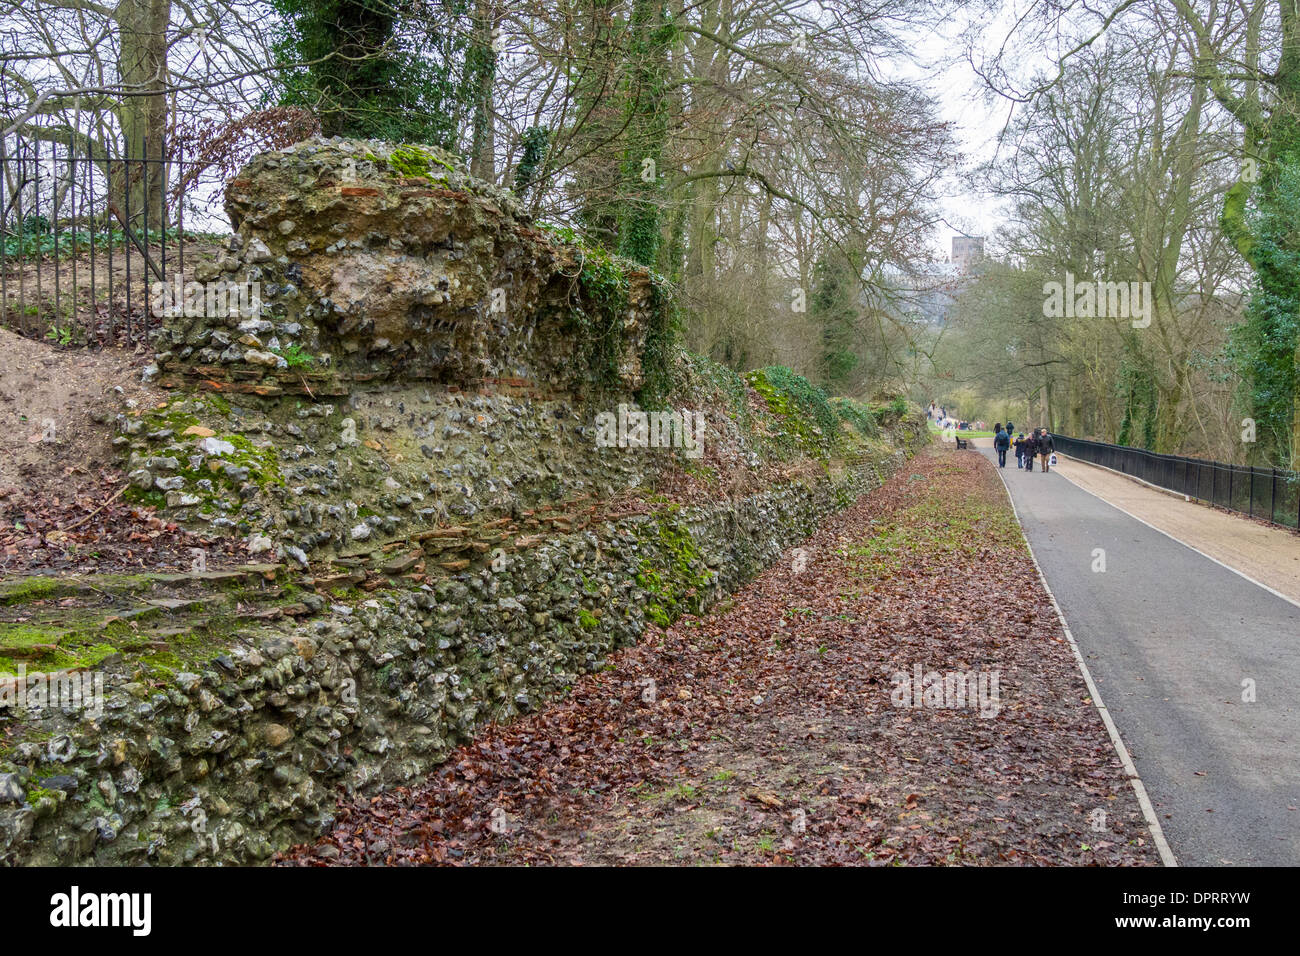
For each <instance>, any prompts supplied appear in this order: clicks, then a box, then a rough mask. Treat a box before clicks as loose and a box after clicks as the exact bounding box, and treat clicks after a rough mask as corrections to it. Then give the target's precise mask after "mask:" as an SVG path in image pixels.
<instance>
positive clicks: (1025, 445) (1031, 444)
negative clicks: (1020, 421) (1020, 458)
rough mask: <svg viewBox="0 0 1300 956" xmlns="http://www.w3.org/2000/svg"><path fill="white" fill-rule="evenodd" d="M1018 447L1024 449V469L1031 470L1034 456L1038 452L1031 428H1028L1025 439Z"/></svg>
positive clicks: (1036, 441)
mask: <svg viewBox="0 0 1300 956" xmlns="http://www.w3.org/2000/svg"><path fill="white" fill-rule="evenodd" d="M1020 447H1021V448H1022V449H1024V453H1025V471H1027V472H1029V471H1033V470H1034V456H1035V455H1037V454H1038V440H1037V438H1036V436H1035V434H1034V430H1033V429H1032V428H1031V429H1030V430H1029V434H1028V435H1026V436H1025V440H1024V442H1022V443H1021V445H1020Z"/></svg>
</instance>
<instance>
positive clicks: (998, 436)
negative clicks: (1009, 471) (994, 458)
mask: <svg viewBox="0 0 1300 956" xmlns="http://www.w3.org/2000/svg"><path fill="white" fill-rule="evenodd" d="M994 428H995V429H996V432H995V434H994V436H993V447H994V449H995V450H996V451H997V453H998V467H999V468H1005V467H1007V449H1008V448H1010V447H1011V436H1010V435H1008V434H1007V433H1006V432H1005V431H1003V430H1002V423H1001V422H998V423H997V424H996V425H995V426H994Z"/></svg>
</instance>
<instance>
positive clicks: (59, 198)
mask: <svg viewBox="0 0 1300 956" xmlns="http://www.w3.org/2000/svg"><path fill="white" fill-rule="evenodd" d="M185 165H186V164H185V162H184V161H183V160H181V159H177V158H174V157H165V156H156V157H142V158H138V159H117V158H109V157H105V156H97V157H89V156H86V155H85V154H84V153H83V152H79V151H73V150H69V149H68V148H66V147H65V146H63V145H62V144H58V143H48V142H42V141H40V140H36V139H14V138H8V137H0V326H3V327H5V328H8V329H10V330H12V331H14V332H17V333H19V334H20V335H25V336H27V337H29V338H46V339H50V340H52V341H54V342H56V343H58V344H65V345H66V344H87V343H94V342H98V343H100V344H110V343H121V342H127V343H136V342H141V341H145V340H146V339H147V338H148V335H149V332H150V330H151V328H152V327H156V326H157V324H158V319H157V317H156V316H153V315H151V308H150V302H151V290H152V289H153V287H154V283H156V282H163V283H172V282H174V281H175V277H176V276H185V275H186V274H187V269H186V265H187V263H186V254H187V253H186V247H187V245H189V246H191V247H193V246H194V245H195V244H196V241H197V239H198V237H196V236H194V235H192V234H189V233H187V232H186V230H185V215H184V210H183V204H182V203H181V202H180V201H179V200H178V198H177V195H176V190H175V188H174V187H175V184H177V183H180V182H184V176H185V173H186V169H185ZM205 238H206V237H205ZM200 244H202V243H200ZM208 244H210V243H208ZM190 265H191V266H192V265H193V263H190Z"/></svg>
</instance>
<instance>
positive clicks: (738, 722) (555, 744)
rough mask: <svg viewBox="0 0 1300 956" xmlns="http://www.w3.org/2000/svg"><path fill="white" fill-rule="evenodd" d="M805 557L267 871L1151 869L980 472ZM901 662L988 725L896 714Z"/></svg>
mask: <svg viewBox="0 0 1300 956" xmlns="http://www.w3.org/2000/svg"><path fill="white" fill-rule="evenodd" d="M802 547H803V548H804V549H805V551H804V552H803V553H802V558H803V559H804V560H791V561H787V562H783V563H781V564H778V565H777V566H775V567H773V568H771V569H769V570H768V571H766V572H764V573H763V574H762V575H760V576H759V577H758V578H757V579H756V580H755V581H754V582H753V583H752V584H751V585H749V586H748V587H747V588H745V589H744V590H742V591H740V592H738V593H737V594H736V595H735V596H734V598H733V599H731V600H730V601H729V602H726V603H724V604H723V605H722V606H721V608H720V609H719V610H718V611H717V612H716V613H713V614H710V615H707V616H704V617H694V616H687V617H684V618H682V619H681V620H679V621H678V622H677V623H676V624H675V625H674V626H672V627H670V628H668V629H667V630H663V631H657V632H656V633H654V635H653V636H652V637H650V638H648V639H647V640H645V641H643V642H642V643H641V644H639V645H637V646H636V647H632V648H629V649H627V650H625V651H623V652H620V653H619V654H616V655H615V656H614V657H613V658H611V660H610V661H609V664H608V666H607V667H606V668H605V669H604V670H603V671H602V672H600V673H598V674H595V675H590V676H587V677H584V678H582V679H580V680H579V681H578V682H577V683H576V684H575V686H574V687H573V690H572V692H571V694H570V695H569V696H568V697H567V698H566V699H565V700H563V701H562V702H560V703H558V704H556V705H554V706H552V707H550V708H548V709H546V710H544V711H542V712H540V713H537V714H535V715H532V716H529V717H526V718H524V719H521V720H518V721H516V722H514V723H512V724H511V725H510V726H508V727H493V728H490V729H489V730H487V731H486V732H485V733H484V734H483V735H482V736H481V737H480V738H479V739H478V740H477V741H476V742H475V743H474V744H473V745H471V746H468V747H463V748H461V749H460V750H459V751H457V752H456V753H455V754H454V755H453V756H452V757H451V758H450V759H449V760H448V761H447V762H446V763H445V764H444V765H443V766H442V767H441V768H440V769H439V770H438V771H437V772H436V773H434V774H433V775H431V776H430V777H429V779H428V781H427V782H426V783H425V784H424V785H423V786H421V787H418V788H413V789H412V788H403V789H398V790H394V791H391V792H389V793H386V794H384V795H382V796H380V797H378V798H375V799H373V800H370V801H368V802H366V803H364V804H355V805H344V806H342V807H341V808H340V812H339V816H338V818H337V821H336V825H335V827H334V829H333V830H332V831H331V832H330V833H328V834H327V835H326V836H325V837H324V838H323V839H322V840H321V842H320V843H318V844H317V845H315V846H302V847H297V848H294V849H292V850H290V851H288V852H287V853H285V854H284V855H283V856H282V857H281V858H280V862H281V863H283V864H298V865H326V864H333V863H346V864H428V863H445V864H491V863H504V864H527V863H554V864H575V863H585V864H638V863H639V864H646V863H649V864H654V863H661V864H672V863H683V864H686V863H705V864H709V863H719V864H795V865H810V864H811V865H816V864H867V865H902V864H977V865H987V864H1081V865H1092V864H1100V865H1156V864H1158V862H1159V860H1158V856H1157V853H1156V850H1155V847H1154V846H1153V845H1152V843H1151V841H1150V837H1149V834H1148V833H1147V830H1146V828H1145V825H1144V821H1143V818H1142V815H1141V812H1140V810H1139V807H1138V805H1137V802H1136V800H1135V798H1134V796H1133V792H1132V789H1131V788H1130V786H1129V783H1128V781H1127V779H1126V777H1125V775H1124V772H1123V770H1122V768H1121V766H1120V763H1119V760H1118V758H1117V757H1116V754H1115V752H1114V749H1113V748H1112V746H1111V744H1110V741H1109V739H1108V737H1107V734H1106V731H1105V728H1104V726H1103V725H1102V722H1101V719H1100V718H1099V716H1098V714H1097V711H1096V708H1095V707H1094V706H1093V703H1092V701H1091V700H1090V699H1089V697H1088V692H1087V688H1086V686H1085V684H1084V682H1083V680H1082V677H1081V676H1080V674H1079V671H1078V667H1077V664H1076V663H1075V661H1074V658H1073V656H1072V654H1071V652H1070V649H1069V646H1068V644H1067V642H1066V640H1065V637H1064V635H1063V633H1062V631H1061V628H1060V625H1059V623H1058V621H1057V619H1056V617H1055V616H1054V615H1039V614H1037V613H1035V612H1034V611H1032V610H1030V611H1024V610H1020V609H1019V608H1021V607H1026V606H1027V607H1029V608H1036V607H1037V606H1039V602H1040V601H1041V600H1042V599H1043V598H1044V595H1043V593H1042V591H1041V585H1040V583H1039V579H1038V576H1037V573H1036V571H1035V569H1034V566H1033V563H1032V561H1031V559H1030V557H1029V554H1028V551H1027V549H1026V547H1025V544H1024V540H1023V538H1022V536H1021V534H1020V532H1019V529H1018V527H1017V526H1016V523H1015V519H1014V517H1013V515H1012V513H1011V510H1010V507H1009V505H1008V503H1007V500H1006V496H1005V492H1004V490H1003V489H1002V486H1001V484H1000V483H999V482H998V479H997V476H996V475H995V473H994V472H993V469H992V467H991V466H990V464H989V463H988V462H987V461H985V460H984V459H982V458H980V457H979V456H975V455H965V454H962V453H958V452H955V451H951V450H947V449H940V448H931V449H929V450H927V451H926V452H925V453H923V454H922V455H920V456H918V457H917V458H916V459H914V460H913V462H912V463H911V464H910V465H908V466H907V467H905V468H904V469H902V471H900V472H899V473H898V474H897V475H896V476H895V477H894V478H893V479H891V480H890V481H889V482H887V483H886V484H885V485H884V486H883V487H882V488H880V489H879V490H877V491H876V492H873V493H872V494H870V495H867V496H864V497H863V498H862V499H860V500H859V501H858V502H857V503H856V504H855V505H854V506H853V507H852V508H850V509H849V510H847V511H846V512H843V513H841V514H839V515H837V516H835V517H833V518H832V519H830V520H828V521H827V522H826V523H825V524H824V525H823V527H822V528H821V529H820V530H819V531H818V532H817V533H816V534H814V535H813V537H812V538H810V539H809V540H808V541H806V542H805V543H804V545H803V546H802ZM792 557H799V556H792ZM805 561H806V566H805ZM801 566H803V570H802V571H799V570H796V568H798V567H801ZM1013 595H1015V596H1019V597H1027V598H1028V600H1027V601H1024V602H1016V603H1015V604H1014V606H1013V602H1012V601H1011V600H1010V598H1011V596H1013ZM917 664H920V665H921V666H922V668H923V669H924V670H925V671H927V672H928V671H940V672H951V671H972V670H976V671H983V672H986V673H987V672H992V671H996V672H997V673H998V674H999V677H1000V682H999V708H998V713H997V714H996V716H992V717H981V716H980V715H979V712H978V710H976V709H970V708H962V709H931V708H926V707H922V708H920V709H911V708H903V707H899V706H896V705H895V703H894V700H893V695H892V692H893V690H894V682H893V676H894V675H895V674H897V673H899V672H911V671H912V670H913V667H914V666H915V665H917ZM1098 810H1102V811H1105V813H1104V817H1099V816H1098V814H1097V813H1096V811H1098ZM1099 819H1103V820H1104V825H1103V826H1102V828H1101V829H1100V830H1099V829H1095V828H1094V826H1093V824H1094V822H1095V821H1097V820H1099Z"/></svg>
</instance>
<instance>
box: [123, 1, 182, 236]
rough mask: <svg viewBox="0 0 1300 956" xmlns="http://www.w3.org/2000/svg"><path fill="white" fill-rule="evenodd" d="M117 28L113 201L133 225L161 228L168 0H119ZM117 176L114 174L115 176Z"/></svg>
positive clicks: (163, 183)
mask: <svg viewBox="0 0 1300 956" xmlns="http://www.w3.org/2000/svg"><path fill="white" fill-rule="evenodd" d="M115 16H116V19H117V25H118V29H119V31H120V36H121V39H120V48H119V52H118V61H117V68H118V74H119V76H120V77H121V83H122V88H123V94H124V95H123V96H122V104H121V107H120V109H119V113H118V119H119V120H120V122H121V124H122V139H123V153H122V158H123V159H125V160H126V161H127V165H126V169H125V170H124V173H125V175H122V176H121V177H120V179H118V181H119V183H120V186H119V187H118V189H117V190H115V191H116V192H117V202H118V205H119V207H120V209H121V212H122V214H123V216H125V217H128V218H129V220H130V223H131V226H132V228H134V229H137V230H142V229H144V228H145V226H146V224H147V226H148V228H149V229H150V230H154V229H162V228H164V227H165V225H166V223H165V221H164V218H165V216H166V203H165V201H164V200H165V193H166V182H167V176H166V163H165V162H164V161H163V160H164V152H163V151H164V148H165V144H164V137H163V134H164V130H165V129H166V126H167V93H166V88H167V83H168V71H167V25H168V23H169V22H170V20H171V0H120V2H119V3H118V5H117V9H116V12H115ZM114 178H118V177H114Z"/></svg>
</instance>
